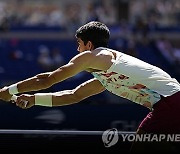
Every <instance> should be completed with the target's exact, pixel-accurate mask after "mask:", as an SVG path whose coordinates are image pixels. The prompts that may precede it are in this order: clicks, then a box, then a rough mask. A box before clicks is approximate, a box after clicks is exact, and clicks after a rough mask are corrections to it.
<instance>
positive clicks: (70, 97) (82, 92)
mask: <svg viewBox="0 0 180 154" xmlns="http://www.w3.org/2000/svg"><path fill="white" fill-rule="evenodd" d="M104 90H105V88H104V87H103V86H102V84H101V83H100V82H99V81H98V80H97V79H95V78H94V79H91V80H88V81H86V82H84V83H82V84H81V85H79V86H77V87H76V88H75V89H73V90H64V91H60V92H55V93H43V94H44V95H46V94H47V95H52V104H51V105H50V106H64V105H70V104H74V103H78V102H80V101H81V100H83V99H85V98H88V97H90V96H92V95H96V94H99V93H101V92H103V91H104ZM37 94H38V93H37ZM41 94H42V93H41ZM35 95H36V94H35ZM35 95H26V94H23V95H20V96H18V99H17V102H16V105H17V106H19V107H21V108H30V107H32V106H33V105H36V102H35V97H36V96H35ZM41 97H42V98H41V100H43V97H44V96H41ZM45 97H46V96H45ZM45 97H44V99H45ZM48 97H49V96H48ZM22 100H23V101H22ZM24 101H28V102H29V103H28V105H27V106H25V103H23V102H24ZM40 103H41V104H38V105H41V106H46V105H45V104H43V101H41V102H40Z"/></svg>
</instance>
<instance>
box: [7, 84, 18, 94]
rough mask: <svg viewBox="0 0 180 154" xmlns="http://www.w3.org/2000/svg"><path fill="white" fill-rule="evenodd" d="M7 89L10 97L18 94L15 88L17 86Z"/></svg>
mask: <svg viewBox="0 0 180 154" xmlns="http://www.w3.org/2000/svg"><path fill="white" fill-rule="evenodd" d="M8 89H9V94H11V95H15V94H18V93H19V92H18V88H17V84H13V85H10V86H9V87H8Z"/></svg>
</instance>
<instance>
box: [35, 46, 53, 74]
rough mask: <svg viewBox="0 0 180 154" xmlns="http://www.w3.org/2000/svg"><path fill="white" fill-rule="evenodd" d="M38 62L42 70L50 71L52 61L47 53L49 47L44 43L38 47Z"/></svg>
mask: <svg viewBox="0 0 180 154" xmlns="http://www.w3.org/2000/svg"><path fill="white" fill-rule="evenodd" d="M38 64H39V65H40V67H41V68H42V69H43V70H44V71H51V70H52V68H53V67H52V66H53V61H52V59H51V57H50V55H49V49H48V48H47V47H46V46H45V45H41V46H40V47H39V57H38Z"/></svg>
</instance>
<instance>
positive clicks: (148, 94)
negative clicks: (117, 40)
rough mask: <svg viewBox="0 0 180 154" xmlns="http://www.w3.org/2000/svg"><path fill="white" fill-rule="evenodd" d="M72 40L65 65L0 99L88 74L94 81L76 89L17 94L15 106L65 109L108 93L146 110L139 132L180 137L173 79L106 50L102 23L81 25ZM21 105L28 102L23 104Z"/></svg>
mask: <svg viewBox="0 0 180 154" xmlns="http://www.w3.org/2000/svg"><path fill="white" fill-rule="evenodd" d="M75 36H76V38H77V42H78V44H79V46H78V49H77V50H78V51H79V54H77V55H76V56H75V57H73V58H72V59H71V60H70V61H69V63H67V64H66V65H63V66H61V67H59V68H58V69H57V70H55V71H52V72H47V73H42V74H38V75H36V76H34V77H32V78H28V79H26V80H23V81H20V82H18V83H15V84H13V85H10V86H7V87H4V88H3V89H1V90H0V99H2V100H4V101H10V100H11V97H12V95H15V94H19V93H25V92H30V91H38V90H42V89H46V88H49V87H51V86H52V85H54V84H56V83H59V82H61V81H63V80H66V79H68V78H70V77H72V76H75V75H76V74H77V73H79V72H81V71H87V72H90V73H91V74H92V75H93V76H94V78H93V79H90V80H88V81H86V82H84V83H82V84H81V85H79V86H77V87H76V88H75V89H72V90H64V91H59V92H55V93H35V94H34V95H29V94H22V95H20V96H18V98H17V101H16V105H17V106H19V107H21V108H23V109H26V108H30V107H32V106H34V105H41V106H48V107H52V106H62V105H69V104H74V103H78V102H80V101H81V100H83V99H85V98H87V97H90V96H92V95H95V94H98V93H101V92H103V91H104V90H108V91H109V92H111V93H113V94H115V95H118V96H120V97H123V98H126V99H128V100H131V101H132V102H134V103H137V104H140V105H142V106H144V107H147V108H149V109H150V112H149V114H148V115H147V116H146V117H145V118H144V120H143V121H142V122H141V124H140V125H139V128H138V129H137V132H138V133H141V132H146V133H180V84H179V83H178V81H177V80H176V79H174V78H172V77H171V76H170V75H169V74H168V73H166V72H164V71H163V70H162V69H160V68H158V67H156V66H153V65H150V64H148V63H146V62H144V61H142V60H139V59H137V58H135V57H132V56H130V55H127V54H124V53H122V52H120V51H115V50H112V49H109V48H108V41H109V38H110V31H109V29H108V27H107V26H106V25H105V24H103V23H100V22H96V21H92V22H89V23H87V24H85V25H83V26H81V27H80V28H79V29H78V30H77V31H76V35H75ZM24 101H28V104H27V105H25V103H24Z"/></svg>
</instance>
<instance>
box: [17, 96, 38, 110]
mask: <svg viewBox="0 0 180 154" xmlns="http://www.w3.org/2000/svg"><path fill="white" fill-rule="evenodd" d="M15 103H16V106H18V107H20V108H22V109H28V108H30V107H32V106H34V104H35V96H34V95H29V94H22V95H20V96H17V100H16V102H15Z"/></svg>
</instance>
